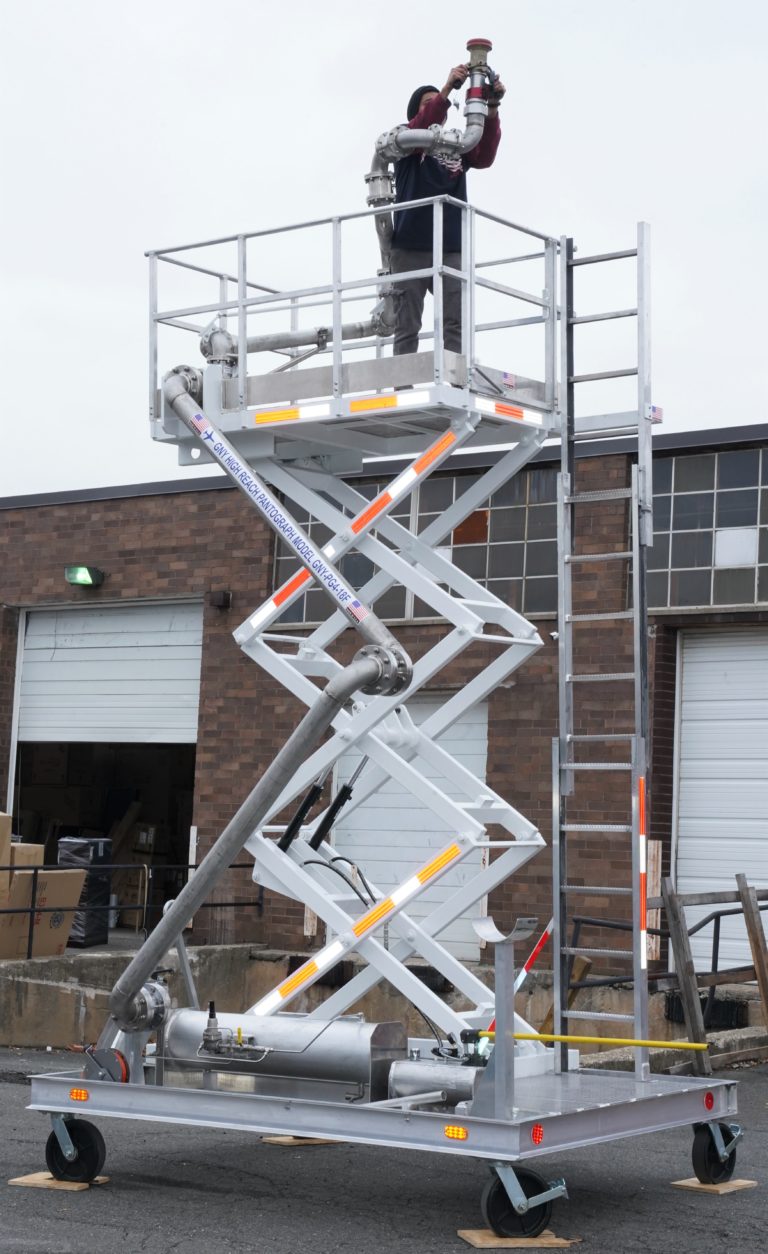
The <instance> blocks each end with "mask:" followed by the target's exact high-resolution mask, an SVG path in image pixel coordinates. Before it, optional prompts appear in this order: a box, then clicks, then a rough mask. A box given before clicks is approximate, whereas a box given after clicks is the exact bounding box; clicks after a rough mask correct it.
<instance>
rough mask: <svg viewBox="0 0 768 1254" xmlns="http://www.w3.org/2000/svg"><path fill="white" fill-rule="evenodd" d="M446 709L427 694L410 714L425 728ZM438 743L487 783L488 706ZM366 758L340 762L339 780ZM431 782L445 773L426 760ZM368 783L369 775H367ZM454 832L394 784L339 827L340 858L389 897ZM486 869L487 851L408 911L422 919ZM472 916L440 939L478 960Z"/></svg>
mask: <svg viewBox="0 0 768 1254" xmlns="http://www.w3.org/2000/svg"><path fill="white" fill-rule="evenodd" d="M441 704H442V700H441V699H439V698H437V697H419V698H417V699H416V700H414V701H411V702H409V703H408V710H409V713H410V715H411V717H412V719H413V721H414V722H415V723H417V724H420V723H423V722H424V721H425V719H427V718H429V716H430V715H431V714H433V713H434V711H435V710H436V709H437V708H438V706H440V705H441ZM437 743H438V744H439V745H441V746H442V748H444V749H446V750H447V752H448V753H450V754H451V755H452V756H453V757H455V758H456V759H457V760H458V761H459V762H460V763H461V764H462V766H465V767H466V768H467V769H468V770H470V771H472V772H473V774H475V775H477V777H478V778H479V779H481V780H485V769H486V761H487V757H488V706H487V704H486V703H485V702H481V703H480V704H478V705H477V706H475V708H474V709H473V710H470V711H469V712H468V713H467V714H465V715H464V716H463V718H461V719H459V720H458V721H457V722H456V723H454V725H453V727H450V728H449V729H448V730H447V731H446V732H444V734H443V735H442V736H440V737H439V738H438V740H437ZM359 761H360V755H359V754H356V753H349V754H347V755H345V756H344V757H343V758H341V759H340V761H339V765H338V780H339V782H340V783H343V782H344V781H345V780H347V779H349V777H350V775H351V774H352V772H353V771H354V769H355V766H356V765H357V764H358V763H359ZM413 763H414V765H417V766H419V767H420V769H421V770H422V772H423V773H424V774H425V775H426V776H427V778H429V779H434V780H437V779H439V776H438V775H437V774H436V773H435V771H434V769H433V768H432V767H430V766H429V765H427V763H425V762H424V761H423V760H421V759H418V758H414V759H413ZM361 779H362V776H361ZM441 786H442V788H443V790H444V791H445V792H446V793H447V795H448V796H454V795H455V796H458V795H459V794H458V793H457V792H454V791H453V790H452V788H451V787H450V785H447V784H446V783H445V781H443V782H442V784H441ZM450 835H451V831H450V829H449V828H448V827H446V826H445V825H443V824H441V822H440V820H439V819H437V818H436V817H435V815H434V814H433V813H432V811H431V810H427V809H425V808H424V807H423V806H420V805H419V804H418V803H417V802H416V801H415V800H414V798H413V796H412V795H411V794H410V793H408V792H404V791H403V790H402V788H401V787H400V785H399V784H396V783H395V782H394V781H392V780H390V781H389V782H388V783H387V784H386V785H385V786H384V787H383V788H381V789H379V791H378V792H377V793H375V794H374V795H373V796H372V797H369V799H368V800H367V801H366V802H365V804H364V805H361V806H360V807H359V809H357V810H354V811H352V813H351V814H350V816H349V820H348V821H346V822H340V823H339V824H337V826H336V834H335V844H336V847H337V848H338V851H339V853H340V854H342V855H343V856H344V857H345V858H350V859H351V860H352V861H353V862H356V863H358V865H359V866H360V868H361V870H362V871H363V873H364V874H365V875H366V876H367V877H368V878H369V879H371V880H372V881H373V882H374V883H375V884H376V886H377V887H378V888H379V889H381V890H382V892H385V893H388V892H389V891H390V890H391V889H393V888H396V887H397V885H398V884H401V883H402V882H403V881H404V880H406V879H408V877H409V876H410V875H412V874H413V873H414V871H416V870H417V869H418V867H419V866H421V864H422V863H424V862H426V861H427V859H428V858H430V857H431V856H433V855H434V854H435V853H437V852H439V850H440V849H442V848H443V846H444V845H445V844H446V842H447V840H448V838H449V837H450ZM480 865H481V851H480V850H476V851H473V853H472V854H470V855H468V856H467V857H466V858H465V859H464V860H463V861H462V862H461V864H460V865H459V866H457V867H456V868H455V869H454V870H452V871H448V872H446V874H445V875H444V876H443V877H442V879H440V880H439V881H438V882H437V883H436V884H434V885H433V886H432V887H430V888H428V889H426V890H425V892H424V893H422V895H421V896H420V897H419V898H418V899H417V900H416V901H415V902H414V903H413V905H412V906H409V907H408V914H409V915H410V916H411V917H412V918H414V919H417V920H418V919H421V918H423V917H424V916H425V915H427V914H430V913H431V911H432V910H433V909H434V908H435V906H437V905H438V904H439V903H440V902H442V901H444V900H445V898H446V897H448V896H450V894H451V893H452V892H453V891H455V889H456V888H458V887H459V885H460V884H463V883H465V882H466V880H467V879H469V878H470V876H471V875H473V874H475V873H476V872H477V871H478V870H479V869H480ZM481 907H482V902H478V903H477V904H476V906H475V907H474V908H473V911H472V914H471V918H479V917H480V914H481V912H482V911H481ZM471 918H470V917H468V916H465V917H463V918H460V919H456V920H455V921H454V922H453V923H452V924H451V925H450V927H448V928H446V930H445V931H444V932H442V933H441V934H440V941H441V942H442V943H443V944H445V945H446V946H447V948H448V949H449V950H450V951H451V953H453V954H455V956H456V957H457V958H462V959H469V960H474V959H477V958H478V957H479V953H480V949H479V944H478V940H477V937H476V935H475V932H474V929H473V928H472V922H471Z"/></svg>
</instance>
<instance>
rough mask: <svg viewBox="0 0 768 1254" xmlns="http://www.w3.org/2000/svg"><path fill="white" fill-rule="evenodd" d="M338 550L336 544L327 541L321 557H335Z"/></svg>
mask: <svg viewBox="0 0 768 1254" xmlns="http://www.w3.org/2000/svg"><path fill="white" fill-rule="evenodd" d="M338 551H339V550H338V549H337V548H336V545H335V544H333V543H332V542H331V541H329V542H328V544H326V545H324V546H323V557H335V556H336V554H337V553H338Z"/></svg>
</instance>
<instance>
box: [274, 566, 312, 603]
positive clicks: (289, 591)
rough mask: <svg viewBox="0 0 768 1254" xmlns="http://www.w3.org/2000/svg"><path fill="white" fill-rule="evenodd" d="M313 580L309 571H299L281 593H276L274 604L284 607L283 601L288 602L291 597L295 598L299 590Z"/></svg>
mask: <svg viewBox="0 0 768 1254" xmlns="http://www.w3.org/2000/svg"><path fill="white" fill-rule="evenodd" d="M311 578H312V576H311V575H310V573H309V571H308V570H300V571H298V572H297V573H296V574H295V575H294V576H293V578H292V579H289V580H288V582H287V583H286V584H284V585H283V587H282V588H281V589H280V591H279V592H276V593H275V595H274V596H273V598H272V604H273V605H282V604H283V601H287V600H288V598H289V597H290V596H293V594H294V592H295V591H296V589H297V588H301V587H303V585H304V584H305V583H306V582H307V580H308V579H311Z"/></svg>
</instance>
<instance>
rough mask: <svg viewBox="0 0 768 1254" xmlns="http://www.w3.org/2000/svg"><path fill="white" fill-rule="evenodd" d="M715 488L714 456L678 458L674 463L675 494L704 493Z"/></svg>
mask: <svg viewBox="0 0 768 1254" xmlns="http://www.w3.org/2000/svg"><path fill="white" fill-rule="evenodd" d="M714 486H715V455H714V453H700V454H698V455H697V456H695V457H678V458H677V460H676V462H675V492H706V491H707V489H709V488H714Z"/></svg>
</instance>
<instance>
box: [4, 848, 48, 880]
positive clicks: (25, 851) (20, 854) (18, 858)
mask: <svg viewBox="0 0 768 1254" xmlns="http://www.w3.org/2000/svg"><path fill="white" fill-rule="evenodd" d="M44 862H45V846H44V845H28V844H25V843H24V842H23V841H15V842H14V843H13V844H12V845H11V866H12V867H13V868H14V869H13V870H12V871H11V876H13V875H15V874H16V869H15V868H16V867H17V866H21V867H23V866H42V865H43V863H44Z"/></svg>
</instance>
